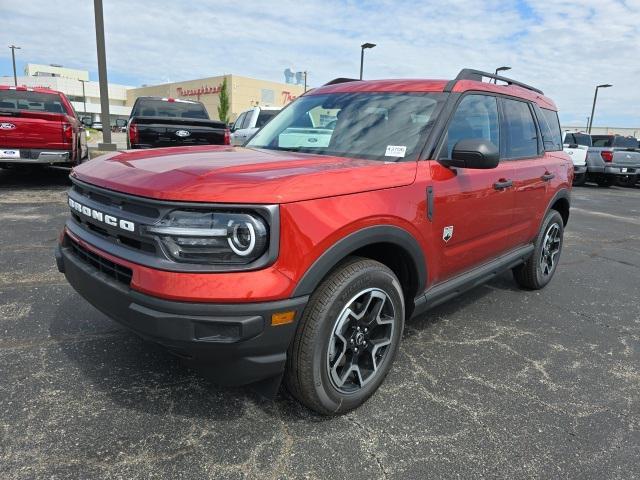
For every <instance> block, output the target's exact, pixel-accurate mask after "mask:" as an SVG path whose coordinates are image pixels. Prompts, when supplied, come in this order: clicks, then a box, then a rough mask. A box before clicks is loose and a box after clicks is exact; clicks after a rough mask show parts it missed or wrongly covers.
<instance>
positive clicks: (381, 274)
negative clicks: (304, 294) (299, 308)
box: [284, 257, 405, 415]
mask: <svg viewBox="0 0 640 480" xmlns="http://www.w3.org/2000/svg"><path fill="white" fill-rule="evenodd" d="M403 298H404V297H403V294H402V287H401V286H400V282H399V281H398V279H397V278H396V276H395V275H394V273H393V272H392V271H391V270H390V269H389V268H387V267H386V266H385V265H383V264H381V263H379V262H376V261H374V260H370V259H365V258H360V257H350V258H348V259H347V260H346V261H345V262H343V263H342V264H340V265H339V266H338V267H337V268H336V269H335V270H334V271H333V272H332V273H330V274H329V276H328V277H327V278H326V279H324V280H323V281H322V283H321V284H320V285H319V287H318V288H317V289H316V290H315V291H314V292H313V294H312V295H311V299H310V300H309V303H308V304H307V307H306V308H305V310H304V313H303V315H302V317H301V319H300V323H299V325H298V329H297V331H296V334H295V336H294V339H293V341H292V343H291V346H290V347H289V351H288V355H287V367H286V371H285V377H284V384H285V387H286V388H287V390H288V391H289V392H290V393H291V394H292V395H293V397H295V398H296V399H297V400H298V401H299V402H300V403H302V404H303V405H305V406H306V407H308V408H310V409H311V410H314V411H316V412H318V413H320V414H322V415H337V414H343V413H345V412H348V411H350V410H353V409H354V408H356V407H358V406H360V405H362V404H363V403H364V402H365V401H366V400H367V399H368V398H369V397H370V396H371V395H372V394H373V393H374V392H375V391H376V390H377V389H378V387H379V386H380V384H381V383H382V382H383V380H384V379H385V377H386V376H387V373H388V372H389V370H390V369H391V365H392V364H393V360H394V358H395V356H396V354H397V351H398V347H399V344H400V338H401V337H402V330H403V328H404V315H405V308H404V300H403ZM365 305H366V306H367V307H364V306H365ZM349 312H351V314H349ZM354 312H355V314H354ZM375 312H379V313H378V314H377V315H376V314H375ZM358 317H359V318H358ZM376 319H377V320H376ZM367 325H368V327H367ZM373 341H376V343H377V346H376V344H374V343H373ZM354 360H355V361H356V365H358V370H357V371H355V367H353V364H354V363H353V361H354ZM341 382H342V383H341Z"/></svg>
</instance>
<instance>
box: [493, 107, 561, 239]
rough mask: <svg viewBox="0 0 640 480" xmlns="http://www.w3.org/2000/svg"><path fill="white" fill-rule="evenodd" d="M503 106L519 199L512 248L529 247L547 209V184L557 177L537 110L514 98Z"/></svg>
mask: <svg viewBox="0 0 640 480" xmlns="http://www.w3.org/2000/svg"><path fill="white" fill-rule="evenodd" d="M501 103H502V121H503V129H502V131H503V132H504V136H503V137H504V138H503V141H504V152H505V158H506V159H507V160H508V161H509V162H510V163H511V164H512V165H513V181H514V185H513V189H514V196H515V210H514V218H513V228H512V232H511V233H512V235H511V236H510V237H509V246H510V247H516V246H519V245H522V244H525V243H528V242H529V241H530V240H531V238H532V235H535V232H537V231H538V226H539V224H540V217H541V212H544V211H545V209H546V203H545V202H546V197H547V184H548V182H550V181H551V180H552V179H553V178H554V174H553V173H552V172H551V170H553V168H551V167H550V165H548V164H549V162H551V160H550V159H549V158H547V157H546V156H545V151H544V147H543V138H542V132H541V131H540V129H539V128H538V124H537V121H536V117H535V112H534V106H533V105H532V104H531V103H529V102H526V101H521V100H516V99H512V98H502V99H501ZM540 115H541V114H540ZM549 141H551V139H549Z"/></svg>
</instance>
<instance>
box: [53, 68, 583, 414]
mask: <svg viewBox="0 0 640 480" xmlns="http://www.w3.org/2000/svg"><path fill="white" fill-rule="evenodd" d="M485 78H493V79H495V80H498V81H500V82H501V84H498V85H496V84H493V83H490V82H486V81H483V80H484V79H485ZM572 176H573V165H572V163H571V160H570V159H569V157H568V156H567V155H566V154H565V153H564V152H563V151H562V139H561V134H560V127H559V123H558V117H557V113H556V107H555V105H554V103H553V102H552V101H551V100H550V99H548V98H547V97H545V96H544V95H543V93H542V92H541V91H539V90H536V89H535V88H532V87H529V86H527V85H524V84H522V83H519V82H516V81H514V80H511V79H508V78H504V77H496V76H495V75H492V74H488V73H484V72H478V71H475V70H463V71H462V72H461V73H460V74H459V75H458V77H457V78H456V79H455V80H452V81H444V80H379V81H351V80H346V79H338V80H335V81H332V82H329V83H328V84H326V85H325V86H323V87H321V88H317V89H315V90H313V91H312V92H310V93H307V94H305V95H304V96H302V97H300V98H299V99H297V100H296V101H295V102H293V103H292V104H291V105H290V106H288V107H287V108H286V109H284V110H283V111H282V112H281V113H280V114H278V115H277V116H276V117H275V118H274V119H273V120H272V121H271V122H269V123H268V124H267V125H265V126H264V127H263V128H262V130H260V131H259V132H258V133H257V134H256V135H255V137H253V139H252V140H251V141H249V143H248V144H247V145H246V147H245V148H235V147H230V146H207V147H176V148H167V149H159V150H152V151H130V152H123V153H113V154H108V155H105V156H103V157H101V158H99V159H97V160H95V161H92V162H91V163H90V164H86V165H81V166H79V167H77V168H75V169H74V171H73V173H72V175H71V177H72V181H73V187H72V188H71V190H70V192H69V207H70V210H71V217H70V218H69V220H68V221H67V224H66V226H65V228H64V232H63V233H62V235H61V241H60V246H59V248H58V249H57V253H56V257H57V261H58V267H59V269H60V271H62V272H64V273H65V275H66V277H67V279H68V281H69V282H70V283H71V285H72V286H73V287H74V288H75V289H76V290H77V291H78V292H79V293H80V294H81V295H82V296H84V297H85V298H86V299H87V300H89V302H91V303H92V304H93V305H94V306H95V307H97V308H98V309H99V310H101V311H102V312H104V313H105V314H107V315H108V316H110V317H111V318H113V319H115V320H116V321H118V322H120V323H122V324H124V325H126V326H127V327H129V328H131V329H132V330H134V331H135V332H137V333H138V334H140V335H141V336H143V337H145V338H148V339H151V340H153V341H155V342H158V343H160V344H163V345H165V346H166V347H167V348H168V349H170V350H171V351H172V352H174V353H176V354H177V355H179V356H180V357H182V358H183V359H185V360H186V361H188V362H190V363H191V364H195V365H199V366H201V367H202V366H207V370H208V372H209V374H210V375H211V376H212V377H213V378H214V379H215V380H217V381H218V382H220V383H224V384H233V385H238V384H248V383H254V382H260V383H259V385H260V386H261V387H262V389H263V391H269V390H271V391H273V392H275V389H277V387H278V386H279V385H280V382H281V380H282V379H284V382H285V385H286V387H287V388H288V390H289V391H290V392H291V393H292V394H293V395H294V396H295V397H296V398H297V399H298V400H300V401H301V402H302V403H304V404H305V405H307V406H308V407H310V408H311V409H314V410H316V411H318V412H320V413H322V414H336V413H343V412H346V411H348V410H350V409H353V408H355V407H357V406H358V405H360V404H362V403H363V402H364V401H365V400H366V399H367V398H368V397H369V396H370V395H371V394H372V393H373V392H375V390H376V389H377V388H378V387H379V386H380V384H381V383H382V381H383V380H384V378H385V376H386V375H387V373H388V372H389V369H390V368H391V364H392V363H393V360H394V357H395V356H396V353H397V351H398V348H399V343H400V338H401V336H402V329H403V326H404V322H405V321H406V320H408V319H410V318H411V317H415V316H417V315H421V314H423V313H424V312H425V311H426V310H427V309H428V308H430V307H432V306H434V305H436V304H438V303H440V302H443V301H446V300H448V299H450V298H452V297H454V296H455V295H457V294H459V293H461V292H463V291H464V290H467V289H469V288H472V287H474V286H476V285H478V284H480V283H482V282H485V281H487V280H489V279H491V278H493V277H495V276H496V275H498V274H499V273H500V272H502V271H505V270H509V269H511V270H512V271H513V273H514V277H515V280H516V281H517V283H518V284H519V285H521V286H522V287H524V288H527V289H539V288H542V287H544V286H545V285H546V284H547V283H548V282H549V281H550V279H551V277H552V276H553V274H554V272H555V270H556V268H557V265H558V260H559V257H560V252H561V249H562V238H563V230H564V227H565V225H566V223H567V220H568V218H569V191H570V189H571V182H572ZM405 367H406V366H405Z"/></svg>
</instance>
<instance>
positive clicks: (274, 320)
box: [271, 310, 296, 325]
mask: <svg viewBox="0 0 640 480" xmlns="http://www.w3.org/2000/svg"><path fill="white" fill-rule="evenodd" d="M295 316H296V312H295V311H294V310H291V311H289V312H278V313H274V314H273V315H271V325H286V324H287V323H291V322H293V319H294V318H295Z"/></svg>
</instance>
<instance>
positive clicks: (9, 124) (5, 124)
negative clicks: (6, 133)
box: [0, 123, 16, 130]
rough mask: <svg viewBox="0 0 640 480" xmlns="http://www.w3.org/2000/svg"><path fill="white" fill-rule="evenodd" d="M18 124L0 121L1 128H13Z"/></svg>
mask: <svg viewBox="0 0 640 480" xmlns="http://www.w3.org/2000/svg"><path fill="white" fill-rule="evenodd" d="M14 128H16V126H15V125H14V124H13V123H0V130H13V129H14Z"/></svg>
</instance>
